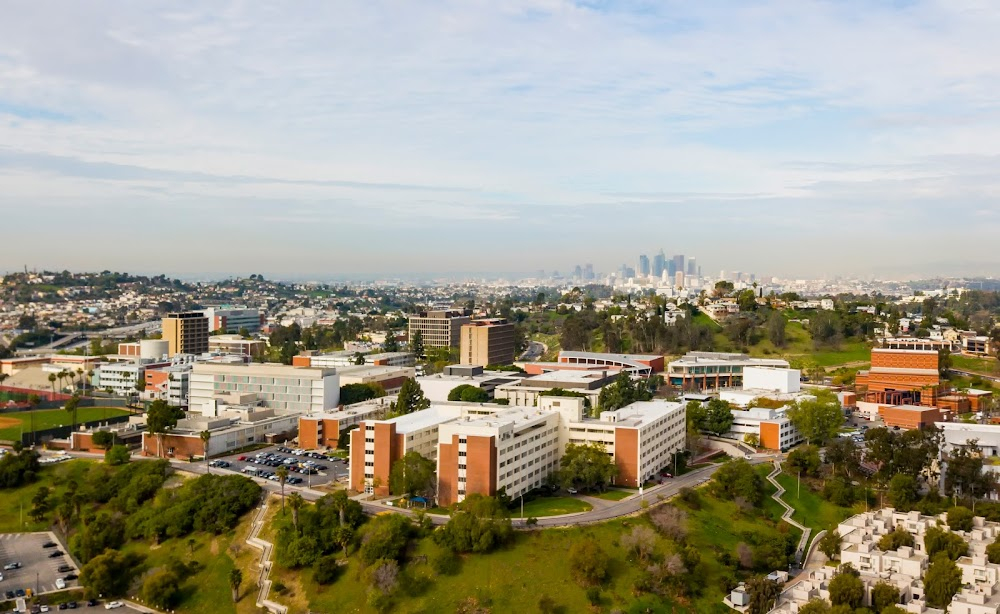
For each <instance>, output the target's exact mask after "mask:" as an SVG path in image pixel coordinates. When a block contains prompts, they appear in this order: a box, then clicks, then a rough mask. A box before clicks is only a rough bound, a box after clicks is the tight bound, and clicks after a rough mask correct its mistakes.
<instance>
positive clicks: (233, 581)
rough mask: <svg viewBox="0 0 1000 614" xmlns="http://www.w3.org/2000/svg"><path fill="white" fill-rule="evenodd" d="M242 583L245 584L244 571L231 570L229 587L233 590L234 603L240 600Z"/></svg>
mask: <svg viewBox="0 0 1000 614" xmlns="http://www.w3.org/2000/svg"><path fill="white" fill-rule="evenodd" d="M240 584H243V572H242V571H240V570H239V569H234V570H232V571H230V572H229V588H231V589H232V590H233V603H236V602H237V601H239V598H240Z"/></svg>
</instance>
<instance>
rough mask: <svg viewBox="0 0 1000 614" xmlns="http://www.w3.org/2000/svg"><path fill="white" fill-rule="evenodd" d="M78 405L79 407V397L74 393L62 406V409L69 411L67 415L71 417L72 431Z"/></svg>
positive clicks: (74, 428)
mask: <svg viewBox="0 0 1000 614" xmlns="http://www.w3.org/2000/svg"><path fill="white" fill-rule="evenodd" d="M79 407H80V397H79V396H77V395H75V394H74V395H73V396H71V397H70V398H69V400H67V401H66V404H65V405H64V406H63V409H65V410H66V411H67V412H69V415H70V417H71V419H72V425H73V430H74V431H75V430H76V410H77V408H79Z"/></svg>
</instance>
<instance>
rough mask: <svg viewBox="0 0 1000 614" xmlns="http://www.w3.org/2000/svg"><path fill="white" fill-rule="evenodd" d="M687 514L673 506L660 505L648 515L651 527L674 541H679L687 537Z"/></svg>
mask: <svg viewBox="0 0 1000 614" xmlns="http://www.w3.org/2000/svg"><path fill="white" fill-rule="evenodd" d="M687 518H688V515H687V512H685V511H684V510H682V509H680V508H678V507H674V506H673V505H660V506H658V507H655V508H653V510H652V511H651V512H650V513H649V520H650V521H651V522H652V523H653V526H655V527H656V529H657V530H658V531H659V532H660V533H662V534H663V535H665V536H667V537H669V538H670V539H672V540H674V541H681V540H683V539H684V538H685V537H686V536H687Z"/></svg>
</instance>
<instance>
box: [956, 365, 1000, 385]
mask: <svg viewBox="0 0 1000 614" xmlns="http://www.w3.org/2000/svg"><path fill="white" fill-rule="evenodd" d="M948 371H950V372H951V373H958V374H959V375H966V376H968V377H981V378H983V379H988V380H990V381H992V382H1000V377H998V376H996V375H989V374H988V373H979V372H977V371H966V370H965V369H955V368H951V369H948Z"/></svg>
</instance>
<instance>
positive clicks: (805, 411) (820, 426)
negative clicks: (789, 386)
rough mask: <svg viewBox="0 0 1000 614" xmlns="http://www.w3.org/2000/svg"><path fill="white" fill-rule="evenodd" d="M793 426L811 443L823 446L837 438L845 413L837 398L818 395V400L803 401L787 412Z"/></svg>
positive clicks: (828, 395) (829, 395) (823, 393)
mask: <svg viewBox="0 0 1000 614" xmlns="http://www.w3.org/2000/svg"><path fill="white" fill-rule="evenodd" d="M786 415H787V416H788V419H789V420H790V421H791V423H792V425H793V426H795V428H796V429H798V431H799V433H801V434H802V436H803V437H805V438H806V439H807V440H808V441H809V443H814V444H817V445H823V444H825V443H826V442H827V441H829V440H831V439H833V438H834V437H836V436H837V433H838V432H839V431H840V427H841V426H842V425H843V424H844V411H843V409H841V407H840V402H839V401H837V397H836V396H835V395H833V394H830V393H825V392H822V393H817V396H816V399H815V400H814V399H801V400H799V401H798V402H796V403H795V404H794V405H792V406H791V407H789V408H788V410H787V411H786Z"/></svg>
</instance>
